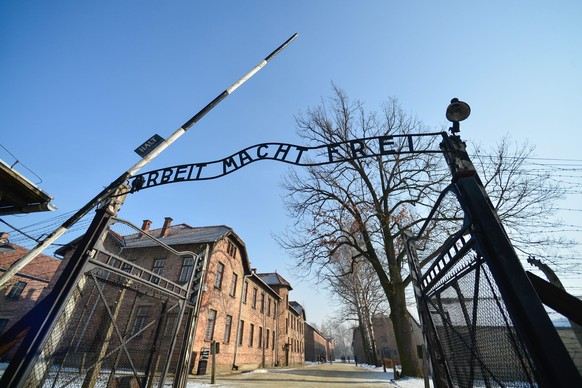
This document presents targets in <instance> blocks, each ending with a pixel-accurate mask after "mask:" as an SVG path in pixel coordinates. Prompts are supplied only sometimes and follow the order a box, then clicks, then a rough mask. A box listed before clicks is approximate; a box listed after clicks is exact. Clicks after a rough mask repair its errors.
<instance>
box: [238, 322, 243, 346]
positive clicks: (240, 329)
mask: <svg viewBox="0 0 582 388" xmlns="http://www.w3.org/2000/svg"><path fill="white" fill-rule="evenodd" d="M244 334H245V321H243V320H242V319H241V320H240V327H239V328H238V344H239V345H242V344H243V337H244Z"/></svg>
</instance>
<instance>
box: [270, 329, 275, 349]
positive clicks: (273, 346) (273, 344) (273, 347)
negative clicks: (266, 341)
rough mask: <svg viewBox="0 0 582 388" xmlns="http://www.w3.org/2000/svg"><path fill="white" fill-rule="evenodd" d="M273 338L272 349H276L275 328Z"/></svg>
mask: <svg viewBox="0 0 582 388" xmlns="http://www.w3.org/2000/svg"><path fill="white" fill-rule="evenodd" d="M271 334H272V335H273V340H272V341H271V349H273V350H275V330H273V333H271Z"/></svg>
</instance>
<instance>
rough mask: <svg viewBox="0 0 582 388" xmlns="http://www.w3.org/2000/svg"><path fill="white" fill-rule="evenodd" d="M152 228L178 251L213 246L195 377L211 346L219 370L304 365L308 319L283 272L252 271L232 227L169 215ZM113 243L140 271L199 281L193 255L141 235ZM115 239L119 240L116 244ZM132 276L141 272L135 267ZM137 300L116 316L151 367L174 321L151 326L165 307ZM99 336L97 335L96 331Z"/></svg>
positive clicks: (203, 367)
mask: <svg viewBox="0 0 582 388" xmlns="http://www.w3.org/2000/svg"><path fill="white" fill-rule="evenodd" d="M151 224H152V223H151V221H149V220H145V221H144V222H143V224H142V230H143V231H144V232H147V233H149V234H150V235H151V236H153V237H155V238H157V239H159V240H160V241H161V242H163V243H164V244H166V245H168V246H170V247H172V248H173V249H175V250H176V251H180V252H182V251H191V252H199V251H200V249H201V247H202V246H204V245H207V246H208V247H209V254H208V260H207V267H206V273H205V277H204V279H203V285H202V288H201V289H202V294H201V297H200V310H199V315H198V319H197V322H196V328H195V334H194V338H193V342H192V348H191V352H192V362H191V365H190V368H189V369H190V371H191V373H205V370H206V366H207V365H208V366H210V364H208V360H207V357H208V352H209V349H210V346H211V343H212V341H216V342H217V343H219V345H220V351H219V353H218V354H216V367H217V370H218V371H220V370H231V369H237V370H241V369H246V370H251V369H255V368H259V367H269V366H276V365H293V364H301V363H303V360H304V329H303V327H304V321H305V314H304V312H303V309H302V308H301V306H299V305H298V304H296V303H293V302H290V301H289V292H290V291H291V290H292V287H291V285H290V284H289V283H288V282H287V281H286V280H285V279H284V278H283V277H282V276H281V275H279V274H277V273H261V274H257V272H256V270H255V269H253V268H251V265H250V260H249V257H248V255H247V251H246V246H245V244H244V242H243V241H242V240H241V239H240V237H239V236H238V235H237V234H236V233H235V232H234V231H233V230H232V229H231V228H230V227H228V226H209V227H191V226H189V225H187V224H177V225H172V219H171V218H169V217H167V218H166V219H165V222H164V224H163V226H162V227H161V228H158V229H153V230H152V229H150V227H151ZM110 239H111V240H112V241H110V242H108V244H123V250H124V251H125V252H126V253H125V254H126V256H125V257H127V258H128V259H127V260H128V261H129V262H130V263H131V265H133V266H135V268H138V267H139V268H143V269H146V270H148V271H150V272H151V273H153V274H155V275H159V277H160V278H162V279H164V280H166V279H167V280H168V281H171V282H174V283H176V284H185V283H187V282H188V281H189V279H190V278H191V277H192V275H193V266H194V262H193V260H192V259H191V257H180V256H176V255H172V254H168V251H166V250H163V249H162V248H161V247H156V245H155V243H153V242H152V241H151V240H149V239H147V238H143V237H142V236H141V235H140V234H128V235H119V236H112V237H110ZM116 239H117V240H119V242H116V241H113V240H116ZM73 246H74V244H72V245H69V246H68V247H65V248H63V249H61V250H60V251H59V252H58V253H59V254H62V255H64V256H65V259H64V260H63V264H64V263H66V261H67V259H68V257H69V256H70V254H71V252H72V251H73V249H72V248H73ZM132 250H133V251H134V253H133V254H132V253H131V252H130V251H132ZM128 252H129V253H128ZM131 265H130V267H131ZM61 268H62V267H61ZM128 271H134V272H136V271H135V270H134V269H131V268H129V269H128ZM109 281H112V280H109ZM120 292H121V291H120ZM136 300H137V301H136V303H135V305H134V306H132V308H131V309H126V310H123V311H119V312H118V313H116V314H118V315H117V317H118V319H119V320H120V321H127V323H126V324H125V333H124V335H125V336H131V335H136V337H135V339H134V340H132V345H131V346H132V347H134V348H136V349H139V348H141V349H144V351H143V353H144V357H143V358H144V360H143V363H144V364H146V363H147V362H148V361H147V360H146V358H147V349H148V348H149V347H151V346H152V338H157V336H163V335H164V334H165V333H166V332H168V333H170V332H171V330H169V329H168V328H170V327H171V326H172V325H174V324H175V323H174V321H172V319H171V318H169V317H165V318H164V319H165V321H164V322H163V323H161V325H163V327H161V328H160V329H157V330H158V331H156V329H155V326H156V325H152V327H150V328H148V327H147V326H148V324H147V322H148V317H150V316H156V314H159V312H158V311H156V309H158V310H159V306H158V307H156V306H153V305H152V304H151V303H150V302H148V300H147V299H146V298H142V299H139V298H138V299H136ZM77 316H79V314H77ZM72 317H73V318H72V319H73V320H72V321H71V322H70V326H71V327H75V328H76V329H74V330H76V331H77V332H79V331H80V330H79V329H78V328H77V327H78V326H79V325H80V324H82V322H75V321H74V319H75V314H72ZM103 318H105V320H106V317H103ZM92 322H95V323H97V322H99V319H98V317H93V319H92ZM89 330H90V329H89ZM94 330H95V331H96V333H95V334H96V335H97V334H98V333H97V329H94ZM101 331H103V329H101ZM141 331H143V332H141ZM140 332H141V333H140ZM156 333H157V334H156ZM154 342H155V340H154ZM134 362H138V363H139V362H140V361H139V360H137V361H135V360H134Z"/></svg>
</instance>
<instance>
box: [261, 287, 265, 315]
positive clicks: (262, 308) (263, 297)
mask: <svg viewBox="0 0 582 388" xmlns="http://www.w3.org/2000/svg"><path fill="white" fill-rule="evenodd" d="M264 312H265V293H264V292H261V313H264Z"/></svg>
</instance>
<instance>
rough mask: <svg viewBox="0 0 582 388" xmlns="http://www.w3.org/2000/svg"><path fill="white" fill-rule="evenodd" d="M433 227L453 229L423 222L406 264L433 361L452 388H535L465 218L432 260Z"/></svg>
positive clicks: (528, 362)
mask: <svg viewBox="0 0 582 388" xmlns="http://www.w3.org/2000/svg"><path fill="white" fill-rule="evenodd" d="M449 194H450V193H449ZM443 199H444V200H443V201H441V202H439V204H443V206H446V207H447V211H448V212H449V213H450V210H451V209H450V206H451V202H452V201H451V199H452V200H454V198H447V197H446V196H445V197H444V198H443ZM436 213H438V209H435V214H436ZM439 222H440V223H445V222H446V223H448V224H449V226H452V225H450V224H454V220H450V219H449V220H447V221H444V220H443V219H440V221H439V220H438V217H434V218H432V219H431V220H429V223H427V224H426V225H425V227H424V228H423V232H422V233H421V234H419V235H418V236H417V237H415V238H414V241H415V242H416V243H415V244H414V247H415V248H416V249H411V251H412V252H414V254H413V255H412V257H411V260H410V261H411V267H412V273H413V276H415V278H416V279H415V280H416V281H415V284H416V285H417V286H418V288H417V291H418V292H419V293H420V295H417V298H418V302H419V304H420V309H421V311H422V317H423V324H424V325H425V327H424V329H425V332H426V334H427V336H428V337H429V338H431V339H432V341H429V345H430V346H431V347H432V349H431V353H432V354H433V357H435V356H436V357H437V358H438V359H439V363H440V365H441V366H442V368H443V369H444V370H445V371H446V372H445V374H446V375H448V379H449V380H450V381H449V383H452V385H454V386H461V387H474V386H476V387H480V386H482V387H490V386H506V387H530V386H535V385H536V379H535V377H534V374H533V368H534V366H533V361H532V359H531V358H530V356H529V354H528V352H527V350H526V348H525V346H524V343H523V341H522V339H521V338H520V336H519V335H518V333H517V331H516V330H515V326H514V324H513V321H512V319H511V316H510V315H509V313H508V311H507V307H506V305H505V303H504V301H503V298H502V297H501V293H500V290H499V288H498V287H497V284H496V282H495V280H494V279H493V276H492V274H491V272H490V270H489V268H488V266H487V265H486V262H485V259H484V258H483V256H482V255H480V254H479V253H478V251H477V250H476V246H475V245H476V244H475V239H474V238H473V237H472V236H471V233H470V227H471V226H470V225H471V223H470V222H468V220H467V219H465V223H464V224H461V225H458V229H457V230H456V231H455V233H454V234H453V235H451V237H450V238H449V239H448V241H447V243H445V244H444V245H443V246H441V247H438V250H436V252H440V253H439V254H438V255H435V248H436V246H437V245H438V244H439V243H440V242H439V241H438V240H437V241H435V239H434V238H432V233H429V232H428V231H434V230H435V227H436V225H434V224H436V223H439ZM435 234H436V233H435ZM436 235H438V234H436ZM420 263H423V264H424V265H423V266H422V268H421V266H420Z"/></svg>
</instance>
